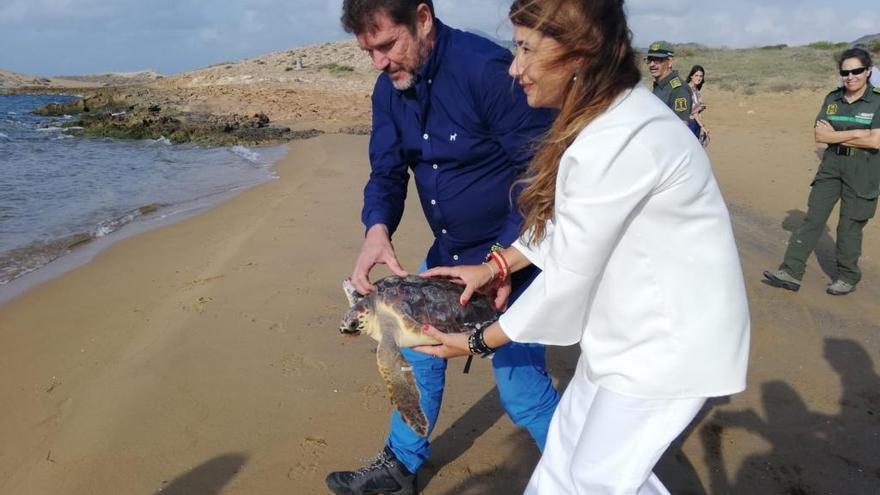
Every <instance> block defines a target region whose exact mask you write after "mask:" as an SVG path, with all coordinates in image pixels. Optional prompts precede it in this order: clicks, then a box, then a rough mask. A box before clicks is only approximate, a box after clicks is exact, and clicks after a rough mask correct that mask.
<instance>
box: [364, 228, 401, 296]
mask: <svg viewBox="0 0 880 495" xmlns="http://www.w3.org/2000/svg"><path fill="white" fill-rule="evenodd" d="M377 264H384V265H388V268H389V269H390V270H391V272H392V273H394V274H395V275H397V276H399V277H405V276H407V273H406V271H405V270H404V269H403V267H401V266H400V262H399V261H397V255H396V254H394V246H392V245H391V236H390V235H388V227H386V226H384V225H382V224H376V225H373V226H372V227H370V229H369V230H367V236H366V238H365V239H364V244H363V246H362V247H361V253H360V254H359V255H358V258H357V261H356V262H355V264H354V271H353V272H352V274H351V283H352V284H354V288H355V289H356V290H357V291H358V292H359V293H361V294H364V295H366V294H369V293H371V292H373V291H375V290H376V286H375V285H373V284H372V283H370V271H371V270H372V269H373V267H374V266H376V265H377Z"/></svg>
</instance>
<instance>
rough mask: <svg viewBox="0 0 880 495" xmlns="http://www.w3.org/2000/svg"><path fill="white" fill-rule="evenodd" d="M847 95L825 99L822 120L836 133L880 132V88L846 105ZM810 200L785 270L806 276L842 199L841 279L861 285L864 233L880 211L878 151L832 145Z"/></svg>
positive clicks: (839, 231) (836, 93)
mask: <svg viewBox="0 0 880 495" xmlns="http://www.w3.org/2000/svg"><path fill="white" fill-rule="evenodd" d="M844 92H845V90H844V89H843V88H839V89H836V90H834V91H832V92H831V93H829V94H828V96H826V97H825V102H824V103H822V109H821V111H820V112H819V115H818V117H817V120H826V121H828V122H829V123H830V124H831V125H832V126H833V127H834V130H837V131H848V130H854V129H880V88H872V87H870V86H868V89H867V91H865V94H864V96H862V97H861V98H860V99H858V100H856V101H854V102H852V103H847V101H846V99H845V98H844ZM811 186H812V187H813V189H812V191H811V192H810V198H809V200H808V201H807V216H806V218H804V221H803V223H802V224H801V226H800V227H799V228H798V229H797V230H795V231H794V232H793V233H792V235H791V239H790V240H789V241H788V249H787V250H786V252H785V259H784V261H783V262H782V265H781V266H780V268H781V269H783V270H785V271H786V272H788V273H789V274H791V275H792V276H794V277H795V278H797V279H801V278H802V277H803V275H804V269H805V267H806V261H807V258H808V257H809V256H810V253H812V252H813V249H815V247H816V242H817V241H818V239H819V236H820V235H821V234H822V232H823V231H824V229H825V224H826V222H827V221H828V217H829V215H831V210H832V209H833V208H834V205H835V204H836V203H837V201H838V200H840V221H839V222H838V225H837V249H836V255H837V272H838V275H837V278H838V279H840V280H843V281H844V282H847V283H849V284H853V285H855V284H857V283H858V282H859V280H861V278H862V273H861V271H860V270H859V266H858V261H859V256H860V255H861V254H862V229H863V228H864V227H865V224H867V223H868V219H870V218H872V217H873V216H874V213H875V212H876V211H877V196H878V194H880V154H878V150H876V149H871V150H867V149H860V148H850V147H846V146H839V145H829V146H828V149H826V150H825V154H824V155H823V156H822V163H821V164H819V170H818V171H817V172H816V178H815V179H813V183H812V184H811Z"/></svg>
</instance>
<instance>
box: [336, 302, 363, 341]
mask: <svg viewBox="0 0 880 495" xmlns="http://www.w3.org/2000/svg"><path fill="white" fill-rule="evenodd" d="M366 319H367V310H366V308H364V307H362V305H359V304H356V305H355V306H354V307H352V308H351V309H349V310H348V311H346V312H345V315H344V316H343V317H342V323H341V324H340V325H339V333H341V334H342V335H347V336H352V337H357V336H358V335H360V334H362V333H363V332H364V330H365V329H366Z"/></svg>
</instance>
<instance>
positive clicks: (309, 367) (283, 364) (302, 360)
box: [278, 354, 328, 376]
mask: <svg viewBox="0 0 880 495" xmlns="http://www.w3.org/2000/svg"><path fill="white" fill-rule="evenodd" d="M278 366H279V368H280V369H281V374H282V375H284V376H292V375H296V376H302V375H303V374H304V373H307V372H312V371H327V369H328V366H327V363H325V362H323V361H321V360H319V359H315V358H313V357H311V356H301V355H299V354H288V355H286V356H284V357H283V358H281V360H280V361H279V362H278Z"/></svg>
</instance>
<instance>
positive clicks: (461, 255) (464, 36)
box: [327, 0, 559, 494]
mask: <svg viewBox="0 0 880 495" xmlns="http://www.w3.org/2000/svg"><path fill="white" fill-rule="evenodd" d="M342 23H343V25H344V27H345V29H346V30H347V31H348V32H351V33H354V34H355V36H356V37H357V40H358V43H359V44H360V46H361V48H362V49H364V50H365V51H366V52H367V53H368V54H369V56H370V57H371V59H372V61H373V65H374V66H375V67H376V68H377V69H378V70H381V71H382V74H380V75H379V78H378V80H377V81H376V85H375V88H374V91H373V99H372V110H373V132H372V137H371V139H370V149H369V153H370V163H371V166H372V172H371V174H370V179H369V181H368V182H367V185H366V187H365V189H364V208H363V212H362V220H363V223H364V225H365V226H366V229H367V233H366V237H365V240H364V244H363V247H362V249H361V252H360V255H359V256H358V259H357V262H356V264H355V267H354V271H353V273H352V276H351V279H352V282H353V284H354V286H355V288H356V289H357V290H358V292H361V293H364V294H366V293H369V292H372V291H373V290H375V287H374V286H373V285H372V284H371V283H370V280H369V273H370V270H371V269H372V268H373V266H375V265H376V264H378V263H383V264H386V265H388V267H389V268H390V269H391V271H392V272H393V273H395V274H397V275H401V276H403V275H406V271H405V270H404V269H403V267H401V266H400V263H399V262H398V260H397V256H396V255H395V253H394V248H393V246H392V245H391V236H392V234H393V233H394V231H395V229H396V228H397V226H398V224H399V222H400V219H401V217H402V215H403V209H404V199H405V198H406V192H407V184H408V181H409V171H410V170H412V172H413V174H414V175H415V183H416V188H417V189H418V193H419V198H420V200H421V204H422V209H423V210H424V214H425V218H426V219H427V221H428V225H429V227H430V228H431V231H432V232H433V234H434V243H433V245H432V246H431V248H430V249H429V251H428V254H427V256H426V259H425V266H426V267H433V266H441V265H444V266H451V265H456V264H474V263H479V262H481V261H483V260H484V259H485V256H486V255H487V253H488V252H489V251H490V249H491V248H492V246H493V245H495V244H498V245H501V246H507V245H509V244H510V243H512V242H513V241H514V240H515V239H516V237H517V234H518V231H519V227H520V225H521V221H522V219H521V217H520V216H519V213H518V212H517V210H516V208H515V207H514V206H513V205H512V198H511V186H512V184H513V182H514V181H515V180H516V179H517V178H518V177H519V176H520V175H521V174H522V173H523V172H524V171H525V169H526V167H527V164H528V161H529V159H530V158H531V155H532V151H533V146H532V144H533V143H532V142H533V141H534V140H535V139H536V138H538V137H540V135H541V134H542V133H543V132H544V131H545V130H546V129H547V128H548V126H549V125H550V123H551V122H552V119H553V115H552V114H550V113H548V112H547V111H540V110H533V109H530V108H529V107H528V105H527V104H526V99H525V95H524V94H523V92H522V90H521V89H520V88H519V87H518V86H517V85H515V84H513V81H512V80H511V79H510V77H509V76H508V74H507V70H508V67H509V65H510V62H511V60H512V55H511V53H510V52H509V51H508V50H506V49H504V48H501V47H499V46H497V45H495V44H493V43H492V42H490V41H488V40H485V39H483V38H480V37H478V36H475V35H472V34H468V33H464V32H462V31H458V30H455V29H452V28H449V27H447V26H445V25H443V24H442V23H441V22H440V21H439V20H438V19H436V18H435V17H434V8H433V5H432V3H431V1H430V0H344V1H343V15H342ZM534 275H535V273H534V272H531V273H523V272H518V273H517V274H516V275H515V277H514V280H513V281H512V282H513V284H512V294H511V298H514V297H516V295H517V294H518V293H519V292H521V291H522V290H523V289H524V286H525V284H527V283H528V282H529V281H530V280H531V279H532V278H533V277H534ZM403 352H404V355H405V357H406V359H407V361H409V363H410V364H411V365H412V368H413V370H412V372H413V374H414V377H415V381H416V383H417V385H418V387H419V391H420V393H421V405H422V409H423V410H424V411H425V414H426V416H427V418H428V421H429V435H430V429H432V428H433V426H434V425H435V424H436V420H437V415H438V413H439V410H440V401H441V398H442V394H443V386H444V381H445V371H446V361H445V360H442V359H439V358H435V357H433V356H428V355H425V354H421V353H418V352H415V351H411V350H409V349H403ZM492 365H493V368H494V370H495V379H496V383H497V386H498V391H499V394H500V396H501V401H502V404H503V406H504V408H505V410H506V411H507V413H508V415H509V416H510V417H511V419H512V420H513V421H514V423H516V424H517V425H520V426H523V427H525V428H526V429H527V430H528V431H529V433H530V434H531V435H532V437H533V438H534V439H535V442H536V443H537V444H538V446H539V447H540V448H543V446H544V442H545V440H546V434H547V428H548V426H549V423H550V419H551V417H552V415H553V411H554V410H555V408H556V404H557V403H558V401H559V395H558V393H557V392H556V390H555V389H554V388H553V385H552V383H551V379H550V376H549V375H548V374H547V372H546V370H545V356H544V347H543V346H541V345H536V344H518V343H511V344H508V345H506V346H504V347H502V348H500V349H498V351H497V352H496V353H495V355H494V357H493V359H492ZM429 454H430V445H429V443H428V438H427V437H421V436H419V435H418V434H416V433H415V432H414V431H412V430H411V429H410V428H409V427H408V426H407V425H406V424H405V423H404V422H403V420H402V419H401V418H400V415H399V414H398V413H397V412H396V411H394V412H393V413H392V419H391V431H390V433H389V435H388V438H387V440H386V447H385V449H384V450H383V451H382V452H381V453H380V454H379V456H378V457H377V458H376V459H375V460H374V461H373V462H371V463H369V464H368V465H367V466H365V467H363V468H361V469H359V470H357V471H342V472H334V473H330V475H328V477H327V486H328V487H329V488H330V489H331V490H333V492H334V493H337V494H343V493H344V494H375V493H393V494H410V493H415V472H416V471H417V470H418V469H419V467H420V466H421V465H422V464H423V463H424V462H425V461H426V460H427V459H428V456H429Z"/></svg>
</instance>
